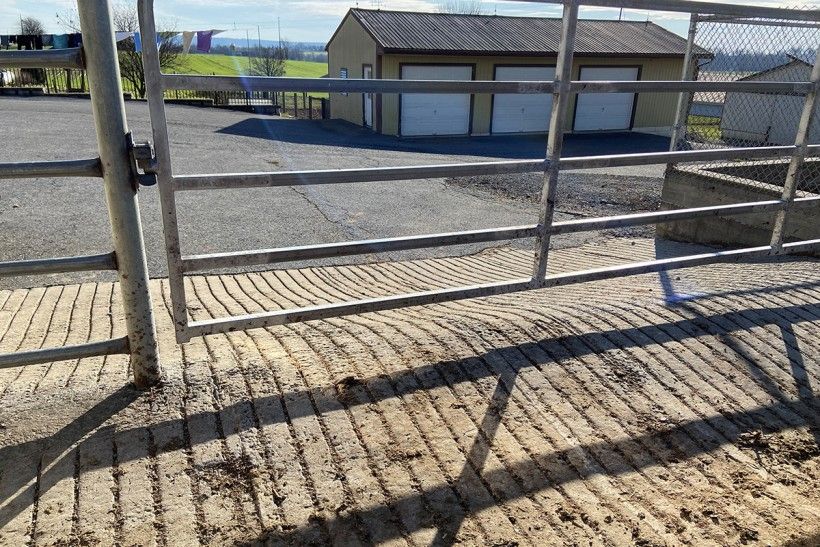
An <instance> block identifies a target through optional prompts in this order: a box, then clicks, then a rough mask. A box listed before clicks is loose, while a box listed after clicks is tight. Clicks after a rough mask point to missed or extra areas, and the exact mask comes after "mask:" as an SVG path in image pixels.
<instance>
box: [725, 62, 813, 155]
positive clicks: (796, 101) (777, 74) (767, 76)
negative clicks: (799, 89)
mask: <svg viewBox="0 0 820 547" xmlns="http://www.w3.org/2000/svg"><path fill="white" fill-rule="evenodd" d="M787 57H788V59H787V60H786V62H784V63H783V64H780V65H777V66H775V67H772V68H769V69H766V70H762V71H760V72H755V73H753V74H750V75H748V76H746V77H744V78H740V79H739V80H738V81H739V82H742V81H747V82H750V81H754V82H808V81H810V80H811V69H812V62H811V61H809V60H807V59H801V58H799V57H797V56H794V55H788V56H787ZM804 102H805V97H803V96H800V95H796V94H791V95H788V94H779V95H774V94H769V93H736V92H730V93H726V97H725V99H724V104H723V115H722V117H721V120H720V130H721V136H722V138H723V139H724V140H730V141H741V142H748V143H759V144H772V145H789V144H794V140H795V137H796V136H797V125H798V122H799V121H800V115H801V113H802V112H803V103H804ZM810 136H811V142H812V143H817V142H820V118H819V117H818V116H815V117H814V119H813V120H812V125H811V133H810Z"/></svg>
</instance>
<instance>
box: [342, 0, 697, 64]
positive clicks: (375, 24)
mask: <svg viewBox="0 0 820 547" xmlns="http://www.w3.org/2000/svg"><path fill="white" fill-rule="evenodd" d="M348 15H352V16H353V17H355V19H356V20H357V21H358V22H359V23H360V24H361V25H362V27H363V28H364V29H365V30H366V31H367V32H368V33H369V34H370V35H371V36H372V37H373V39H374V40H375V41H376V43H377V44H378V45H379V46H380V47H381V49H382V50H383V51H384V52H385V53H430V54H437V55H465V54H474V55H526V56H536V55H550V54H553V55H554V54H556V53H557V51H558V45H559V43H560V40H561V19H555V18H542V17H507V16H498V15H457V14H447V13H420V12H406V11H384V10H366V9H358V8H354V9H351V10H350V12H349V13H348ZM332 40H333V38H331V41H332ZM685 51H686V40H685V39H683V38H681V37H680V36H678V35H677V34H674V33H672V32H669V31H668V30H666V29H664V28H662V27H660V26H658V25H656V24H655V23H651V22H641V21H605V20H589V19H582V20H579V21H578V29H577V33H576V40H575V52H576V55H579V56H602V57H612V56H617V57H629V56H642V57H645V56H652V57H678V56H683V55H684V53H685ZM696 53H697V54H699V55H709V53H708V52H707V51H706V50H704V49H701V48H697V50H696Z"/></svg>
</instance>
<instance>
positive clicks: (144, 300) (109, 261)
mask: <svg viewBox="0 0 820 547" xmlns="http://www.w3.org/2000/svg"><path fill="white" fill-rule="evenodd" d="M78 5H79V13H80V25H81V27H82V33H83V36H84V37H85V41H86V43H87V44H88V46H89V47H85V48H82V49H81V48H74V49H58V50H40V51H0V66H3V67H9V68H14V67H20V68H41V67H42V68H46V67H62V68H85V70H86V71H87V72H88V82H89V89H90V91H91V97H92V108H93V113H94V123H95V127H96V132H97V143H98V147H99V156H98V157H95V158H89V159H79V160H68V161H40V162H32V161H27V162H16V163H0V178H6V179H9V178H48V177H99V178H100V179H101V181H102V184H103V186H104V188H105V198H106V203H107V206H108V217H109V220H110V223H111V233H112V239H113V243H114V251H113V252H109V253H103V254H97V255H89V256H71V257H61V258H48V259H37V260H23V261H8V262H0V276H12V275H35V274H50V273H58V272H77V271H86V270H116V271H117V272H118V274H119V282H120V289H121V292H122V301H123V307H124V311H125V322H126V327H127V333H128V335H127V336H126V337H122V338H117V339H113V340H103V341H98V342H91V343H87V344H81V345H76V346H67V347H58V348H47V349H40V350H35V351H26V352H18V353H11V354H5V355H0V368H8V367H16V366H24V365H30V364H36V363H46V362H51V361H59V360H62V359H80V358H82V357H91V356H95V355H109V354H117V353H123V354H130V355H131V365H132V369H133V373H134V382H135V383H136V384H137V385H138V386H139V387H147V386H150V385H153V384H155V383H157V382H158V381H159V378H160V371H159V360H158V356H157V341H156V332H155V326H154V316H153V309H152V306H151V295H150V294H149V292H148V267H147V265H146V259H145V246H144V244H143V239H142V227H141V225H140V216H139V209H138V206H137V205H138V204H137V188H138V175H137V170H136V165H135V161H136V160H135V147H134V146H133V142H132V141H131V138H130V134H129V133H128V128H127V124H126V120H125V106H124V104H123V96H122V83H121V80H120V71H119V63H118V60H117V49H116V44H115V41H114V27H113V25H112V22H111V11H110V6H109V4H108V2H105V1H98V0H79V1H78Z"/></svg>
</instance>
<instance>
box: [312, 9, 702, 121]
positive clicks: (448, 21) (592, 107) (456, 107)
mask: <svg viewBox="0 0 820 547" xmlns="http://www.w3.org/2000/svg"><path fill="white" fill-rule="evenodd" d="M560 37H561V19H554V18H535V17H505V16H496V15H492V16H486V15H455V14H443V13H416V12H400V11H382V10H365V9H351V10H349V11H348V13H347V15H345V17H344V19H343V20H342V22H341V24H340V25H339V27H338V28H337V29H336V32H335V33H334V34H333V36H332V37H331V38H330V41H329V42H328V44H327V47H326V49H327V52H328V64H329V67H328V72H329V76H330V77H332V78H384V79H408V80H518V81H521V80H524V81H527V80H550V81H551V80H553V79H554V77H555V64H556V57H557V50H558V46H559V41H560ZM575 45H576V49H575V61H574V64H573V69H572V79H573V80H641V79H644V80H679V79H680V78H681V73H682V70H683V57H684V54H685V51H686V40H684V39H683V38H681V37H680V36H678V35H676V34H673V33H672V32H669V31H667V30H665V29H663V28H661V27H659V26H658V25H656V24H654V23H650V22H636V21H600V20H581V21H579V22H578V29H577V37H576V43H575ZM695 54H696V55H698V56H708V55H709V54H708V53H707V52H706V51H704V50H702V49H700V48H696V50H695ZM551 101H552V96H551V95H549V94H539V95H525V94H519V95H516V94H495V95H489V94H476V95H469V94H401V95H398V94H384V95H378V94H370V93H365V94H362V93H349V94H343V93H331V94H330V116H331V118H336V119H342V120H347V121H349V122H352V123H355V124H357V125H362V126H365V127H370V128H373V129H374V130H375V131H377V132H379V133H384V134H387V135H401V136H420V135H490V134H493V135H497V134H500V135H505V134H516V133H541V132H546V131H547V126H548V122H549V113H550V108H551ZM676 107H677V95H676V94H674V93H642V94H638V95H636V94H633V93H594V94H580V95H578V96H577V99H576V101H575V104H574V105H573V108H572V111H571V113H570V116H569V118H568V121H567V127H566V130H567V131H576V132H584V131H629V130H633V131H640V132H646V133H655V134H660V135H669V134H670V130H671V126H672V125H673V123H674V119H675V109H676Z"/></svg>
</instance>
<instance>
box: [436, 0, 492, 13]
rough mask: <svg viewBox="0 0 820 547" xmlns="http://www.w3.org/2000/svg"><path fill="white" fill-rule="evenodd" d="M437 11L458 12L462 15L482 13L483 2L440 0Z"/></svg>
mask: <svg viewBox="0 0 820 547" xmlns="http://www.w3.org/2000/svg"><path fill="white" fill-rule="evenodd" d="M438 11H439V13H459V14H462V15H483V14H484V13H485V11H484V4H483V3H482V2H481V0H441V1H440V2H439V3H438Z"/></svg>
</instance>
